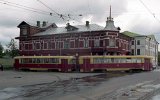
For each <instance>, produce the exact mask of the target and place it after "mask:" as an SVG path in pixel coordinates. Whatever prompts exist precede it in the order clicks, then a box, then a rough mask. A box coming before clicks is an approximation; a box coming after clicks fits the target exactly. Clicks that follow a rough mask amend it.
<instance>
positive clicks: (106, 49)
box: [16, 10, 132, 56]
mask: <svg viewBox="0 0 160 100" xmlns="http://www.w3.org/2000/svg"><path fill="white" fill-rule="evenodd" d="M18 28H20V36H19V37H17V38H16V39H19V49H20V55H21V56H22V55H25V56H29V55H32V56H33V55H125V54H129V52H130V51H131V49H130V48H131V47H130V41H131V40H132V37H129V36H127V35H124V34H121V33H120V32H119V31H120V28H119V27H115V26H114V21H113V18H112V17H111V10H110V15H109V17H108V18H107V21H106V26H105V27H102V26H99V25H96V24H90V23H89V21H86V24H85V25H77V26H73V25H70V24H69V23H68V24H67V25H66V26H65V27H58V26H57V25H56V24H55V23H52V24H48V23H47V22H43V23H42V24H41V23H40V21H37V25H33V24H30V23H27V22H25V21H23V22H21V23H20V24H19V25H18Z"/></svg>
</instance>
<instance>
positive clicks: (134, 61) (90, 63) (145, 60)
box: [14, 55, 153, 72]
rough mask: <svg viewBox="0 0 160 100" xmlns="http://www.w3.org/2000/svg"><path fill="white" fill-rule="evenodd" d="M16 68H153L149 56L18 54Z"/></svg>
mask: <svg viewBox="0 0 160 100" xmlns="http://www.w3.org/2000/svg"><path fill="white" fill-rule="evenodd" d="M14 67H15V69H16V70H57V71H61V72H71V71H73V70H77V71H80V72H92V71H95V70H105V71H132V70H142V71H150V70H152V69H153V66H152V57H150V56H108V55H106V56H79V57H74V56H18V57H15V64H14Z"/></svg>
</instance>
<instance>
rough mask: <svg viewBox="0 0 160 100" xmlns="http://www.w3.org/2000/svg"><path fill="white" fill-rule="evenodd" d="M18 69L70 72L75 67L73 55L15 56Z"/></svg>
mask: <svg viewBox="0 0 160 100" xmlns="http://www.w3.org/2000/svg"><path fill="white" fill-rule="evenodd" d="M14 61H15V63H14V68H15V69H16V70H57V71H60V72H70V71H72V70H74V68H75V58H74V57H73V56H18V57H15V58H14Z"/></svg>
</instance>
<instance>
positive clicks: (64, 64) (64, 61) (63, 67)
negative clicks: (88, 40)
mask: <svg viewBox="0 0 160 100" xmlns="http://www.w3.org/2000/svg"><path fill="white" fill-rule="evenodd" d="M67 65H68V61H67V59H61V70H62V72H67V71H68V69H67Z"/></svg>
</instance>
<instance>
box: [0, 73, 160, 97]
mask: <svg viewBox="0 0 160 100" xmlns="http://www.w3.org/2000/svg"><path fill="white" fill-rule="evenodd" d="M10 73H12V74H11V75H12V76H10ZM13 73H14V72H8V74H6V75H4V76H2V73H0V75H1V77H3V78H0V80H1V79H3V81H4V80H5V79H4V77H8V78H10V79H12V78H13V79H12V81H7V80H5V81H4V82H2V81H0V87H1V88H3V89H1V91H0V97H3V98H0V100H108V99H106V98H107V97H112V96H113V94H114V92H115V91H116V90H118V89H122V88H126V87H128V86H133V85H136V84H139V83H144V82H153V83H155V84H158V83H160V77H159V76H160V71H159V70H155V71H151V72H143V73H134V74H124V73H112V74H108V73H107V74H103V75H101V74H99V73H54V74H53V73H43V72H40V73H38V74H35V73H34V72H29V73H23V72H20V73H21V74H20V75H17V74H13ZM7 75H8V76H7ZM87 76H88V77H87ZM81 77H83V78H81ZM19 80H21V81H19ZM8 82H15V83H8ZM16 82H17V83H16ZM25 82H26V83H25ZM43 82H45V83H43ZM2 83H3V85H2ZM4 83H6V85H5V84H4ZM4 87H5V88H4ZM8 87H12V88H8ZM13 87H16V88H13ZM6 91H7V92H8V93H10V96H8V97H5V94H4V93H6ZM13 92H14V94H13Z"/></svg>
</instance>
